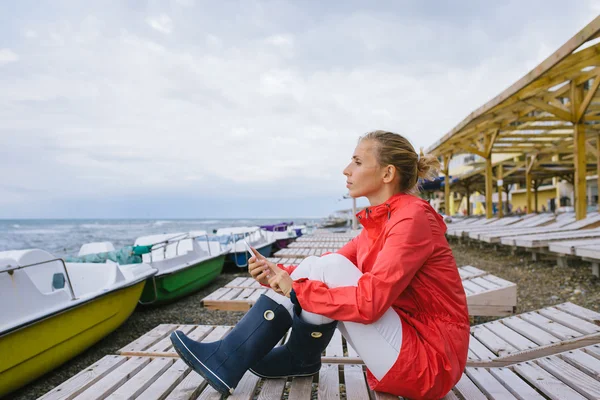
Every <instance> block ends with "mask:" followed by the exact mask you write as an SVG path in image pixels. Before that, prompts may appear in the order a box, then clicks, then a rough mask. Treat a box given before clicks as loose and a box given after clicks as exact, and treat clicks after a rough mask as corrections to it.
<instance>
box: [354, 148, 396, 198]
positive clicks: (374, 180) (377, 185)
mask: <svg viewBox="0 0 600 400" xmlns="http://www.w3.org/2000/svg"><path fill="white" fill-rule="evenodd" d="M375 151H376V143H374V142H373V141H372V140H361V141H360V142H359V143H358V146H356V149H355V150H354V155H353V156H352V161H351V162H350V164H348V166H347V167H346V168H345V169H344V175H345V176H346V187H347V188H348V192H349V194H350V196H351V197H354V198H356V197H362V196H365V197H371V196H376V195H378V194H379V192H381V191H382V189H383V187H384V177H385V175H386V168H385V167H382V166H380V165H379V163H378V162H377V158H376V156H375Z"/></svg>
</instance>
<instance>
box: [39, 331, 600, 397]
mask: <svg viewBox="0 0 600 400" xmlns="http://www.w3.org/2000/svg"><path fill="white" fill-rule="evenodd" d="M165 327H168V328H167V329H164V328H165ZM175 327H176V326H175ZM171 328H173V326H172V325H160V326H159V327H157V328H155V329H154V330H153V331H151V332H149V333H148V334H146V335H144V336H142V338H140V339H138V340H137V341H135V342H133V343H131V344H130V345H128V346H126V347H125V348H124V349H133V348H136V346H137V347H139V346H142V347H141V348H144V347H146V348H147V347H157V345H158V348H161V346H160V345H159V344H160V343H161V342H163V341H164V339H168V333H167V332H170V330H171ZM180 328H181V327H180ZM206 328H207V327H201V326H195V327H194V328H192V329H191V330H190V331H189V332H190V334H191V335H193V336H194V337H195V338H196V339H198V340H200V339H202V340H204V341H213V340H218V339H219V338H220V337H222V336H223V335H224V334H225V333H226V327H212V328H213V330H212V331H208V330H207V329H206ZM219 328H224V329H222V330H220V331H217V329H219ZM150 333H152V335H151V338H152V339H151V340H145V338H148V337H149V336H148V335H149V334H150ZM336 340H337V338H336V339H334V340H332V344H330V345H329V346H328V347H327V349H326V351H325V357H330V358H334V357H335V356H336V355H340V354H343V353H344V352H350V353H351V352H352V351H353V350H352V349H351V348H346V349H344V348H343V347H342V346H341V343H339V342H336ZM142 343H143V345H142ZM350 355H351V356H352V355H353V354H350ZM348 358H349V359H350V357H348ZM74 398H76V399H105V398H109V399H133V398H139V399H220V398H221V396H220V395H219V394H218V393H217V392H216V391H215V390H214V389H212V388H211V387H210V386H208V385H207V383H206V381H205V380H204V379H203V378H202V377H201V376H200V375H198V374H196V373H195V372H193V371H191V370H190V369H189V368H188V367H187V365H185V363H183V362H182V361H181V360H179V359H178V358H177V357H174V356H170V355H169V356H166V357H163V356H160V355H157V354H152V355H151V354H148V355H146V354H142V355H133V354H130V353H127V352H122V354H121V355H109V356H105V357H104V358H102V359H101V360H99V361H98V362H96V363H94V364H93V365H91V366H89V367H88V368H86V369H85V370H83V371H81V372H80V373H79V374H77V375H75V376H73V377H72V378H70V379H69V380H67V381H66V382H64V383H63V384H61V385H60V386H58V387H56V388H54V389H52V390H51V391H49V392H48V393H46V394H45V395H44V396H42V397H40V399H43V400H54V399H74ZM282 398H287V399H296V400H309V399H314V398H318V399H346V400H354V399H356V400H363V399H366V400H368V399H378V400H392V399H398V397H397V396H393V395H389V394H386V393H377V392H372V391H371V390H370V389H369V387H368V384H367V382H366V377H365V367H364V365H362V364H361V363H324V364H323V366H322V368H321V371H320V372H319V374H318V375H315V376H313V377H304V378H288V379H268V380H267V379H261V378H258V377H256V376H254V375H252V374H251V373H250V372H248V373H246V374H245V375H244V377H243V378H242V380H241V381H240V383H239V384H238V386H237V387H236V390H235V392H234V393H233V395H231V396H229V397H228V399H244V400H251V399H261V400H279V399H282ZM598 398H600V346H599V345H591V346H587V347H584V348H580V349H576V350H569V351H566V352H561V353H558V354H555V355H552V356H546V357H543V358H537V359H533V360H529V361H526V362H521V363H517V364H514V365H511V366H507V367H495V368H484V367H467V368H466V370H465V372H464V374H463V376H462V378H461V379H460V381H459V382H458V384H457V385H456V386H455V387H454V388H453V389H452V391H451V392H450V393H448V394H447V395H446V396H445V397H444V398H443V399H445V400H450V399H466V400H478V399H569V400H570V399H574V400H579V399H598Z"/></svg>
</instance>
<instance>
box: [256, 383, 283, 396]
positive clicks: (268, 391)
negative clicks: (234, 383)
mask: <svg viewBox="0 0 600 400" xmlns="http://www.w3.org/2000/svg"><path fill="white" fill-rule="evenodd" d="M285 382H286V380H285V379H267V380H265V383H264V384H263V387H262V389H261V391H260V393H259V395H258V398H257V400H272V399H281V398H282V395H283V391H284V389H285Z"/></svg>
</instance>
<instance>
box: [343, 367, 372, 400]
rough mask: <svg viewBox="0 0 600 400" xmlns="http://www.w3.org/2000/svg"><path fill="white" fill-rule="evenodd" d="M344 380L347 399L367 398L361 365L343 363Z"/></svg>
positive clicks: (367, 391) (367, 392)
mask: <svg viewBox="0 0 600 400" xmlns="http://www.w3.org/2000/svg"><path fill="white" fill-rule="evenodd" d="M344 382H345V383H346V399H347V400H363V399H368V398H369V389H368V387H367V382H366V380H365V373H364V372H363V368H362V366H361V365H353V364H348V365H344Z"/></svg>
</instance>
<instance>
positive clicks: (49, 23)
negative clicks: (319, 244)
mask: <svg viewBox="0 0 600 400" xmlns="http://www.w3.org/2000/svg"><path fill="white" fill-rule="evenodd" d="M185 3H186V4H183V5H182V4H180V2H179V1H175V0H173V1H172V2H164V3H163V2H156V3H152V2H151V3H148V4H146V5H144V6H141V5H139V4H137V3H120V2H115V3H106V4H103V5H95V4H94V3H90V5H89V7H85V8H82V7H76V6H75V5H76V4H78V3H77V2H69V1H65V2H64V3H61V4H63V6H62V7H63V8H60V6H53V7H48V6H43V5H42V6H40V7H41V8H40V10H39V15H38V14H36V15H32V14H31V13H30V12H29V11H27V10H21V11H19V10H20V9H15V10H12V9H11V10H12V11H11V10H5V9H3V7H2V6H0V15H3V14H6V13H9V14H10V15H11V18H12V19H13V20H14V21H18V22H15V24H14V26H12V25H11V26H6V25H1V24H0V33H3V36H2V37H3V38H6V39H5V43H6V44H5V46H7V49H5V50H0V54H4V53H2V52H3V51H10V54H14V56H15V57H17V60H18V63H16V62H10V63H5V64H3V65H2V74H0V120H1V121H2V125H1V126H0V175H1V176H2V177H3V178H2V179H3V185H5V187H11V188H16V187H19V188H24V187H25V188H31V189H35V190H37V191H39V193H43V196H27V195H25V194H23V193H24V192H22V191H11V192H10V193H11V195H10V196H6V197H3V196H0V210H1V212H2V213H0V217H2V216H5V217H6V216H11V215H16V213H17V211H18V212H19V213H21V214H19V215H24V214H25V213H27V212H28V210H33V211H31V212H32V213H33V212H34V211H35V210H45V209H46V208H44V207H42V206H41V205H40V204H41V203H39V202H40V201H42V200H40V199H43V200H44V201H48V202H49V201H53V202H54V204H63V202H64V203H65V204H66V203H67V202H69V204H72V203H73V202H77V201H79V202H81V204H83V205H85V204H88V206H87V208H86V207H85V206H82V207H80V209H81V213H82V214H84V213H85V210H90V209H91V208H90V207H93V204H97V201H101V200H102V199H104V198H106V199H109V198H110V199H119V198H134V197H135V199H136V201H139V202H144V201H147V202H148V203H152V204H153V205H152V207H151V210H152V212H156V210H157V209H158V207H159V205H160V204H164V207H165V210H168V207H169V205H168V202H169V201H175V200H174V199H175V198H181V199H182V200H181V202H182V203H181V204H184V203H185V204H192V203H193V201H191V200H189V199H196V200H197V199H202V198H208V197H210V198H219V199H221V201H222V203H225V202H226V201H230V202H235V201H237V203H236V204H237V205H238V206H237V207H241V205H242V204H250V202H247V201H246V200H244V199H247V198H253V199H258V198H261V199H269V201H271V202H277V201H279V202H281V203H282V204H285V203H286V201H287V200H286V199H290V198H291V197H294V198H304V197H306V198H308V197H310V198H311V199H313V200H312V201H313V203H311V204H312V205H311V206H310V207H313V208H314V209H315V210H320V211H319V212H321V211H322V210H323V207H324V206H323V204H327V208H329V209H331V210H333V209H335V208H343V207H346V206H340V205H337V203H335V201H336V199H338V198H339V197H340V196H341V195H342V194H343V193H344V192H345V191H346V189H345V187H344V181H345V179H344V177H343V175H342V170H343V168H344V167H345V165H346V164H347V162H348V161H349V158H350V155H351V154H352V151H353V149H354V147H355V145H356V141H357V139H358V137H359V135H361V134H364V133H365V132H367V131H370V130H373V129H389V130H392V131H396V132H399V133H402V134H404V135H405V136H407V137H408V139H409V140H410V141H411V142H412V143H413V145H414V146H415V147H416V148H419V147H425V148H427V147H428V146H429V145H431V144H432V143H433V142H434V141H436V140H438V139H439V138H440V137H441V136H442V135H443V134H445V133H446V132H448V131H449V130H450V129H451V128H452V127H453V126H455V125H456V124H457V123H458V122H460V120H462V119H463V118H464V117H465V116H466V115H468V114H469V113H470V112H471V111H473V110H474V109H475V108H477V107H479V106H480V105H482V104H483V103H484V102H486V101H488V100H489V99H490V98H492V97H494V96H495V95H497V94H498V93H500V92H501V91H502V90H503V89H505V88H506V87H507V86H509V85H510V84H512V83H513V82H514V81H516V80H517V79H519V78H520V77H521V76H523V75H524V74H525V73H527V72H528V71H529V69H531V68H532V67H534V66H535V65H537V63H539V62H540V61H542V60H543V59H544V58H546V57H547V56H548V55H549V54H550V53H551V52H552V51H554V50H555V49H556V48H558V47H559V46H560V45H562V44H563V43H564V42H565V41H566V40H567V39H568V38H570V37H571V36H573V35H574V34H575V33H576V32H577V31H578V30H579V29H581V28H582V27H583V26H584V25H585V24H586V23H588V22H589V20H590V16H589V15H590V10H591V9H592V7H594V3H592V2H590V3H589V5H588V6H587V7H583V6H582V7H581V8H577V9H575V8H573V9H568V10H566V11H565V10H564V9H563V7H560V4H561V2H560V1H549V2H545V1H544V2H542V1H536V0H532V1H528V2H518V3H517V2H514V3H511V2H508V3H503V5H501V6H500V5H496V6H493V7H490V6H489V5H486V6H485V7H484V6H480V5H479V2H476V1H473V2H464V3H463V2H461V3H459V4H458V5H453V6H452V7H443V6H439V4H438V5H437V6H436V7H432V6H431V2H419V3H418V4H416V5H415V4H413V5H411V6H407V5H406V4H404V5H403V6H401V5H399V3H397V2H381V3H379V2H378V3H377V4H366V3H363V2H348V3H344V4H343V5H336V7H331V6H329V5H327V4H321V3H310V4H309V3H306V4H305V3H298V2H292V1H282V2H277V3H269V4H267V3H264V2H261V1H255V2H240V3H229V2H220V3H201V2H199V1H198V2H197V4H196V3H192V2H185ZM541 5H544V7H541ZM4 8H6V7H4ZM558 10H560V11H558ZM19 12H21V14H19ZM528 13H529V14H528ZM531 13H535V15H536V18H535V19H530V20H528V21H527V23H523V20H522V19H520V18H515V15H530V14H531ZM149 16H150V17H149ZM175 25H176V26H177V29H175ZM149 26H150V27H151V28H152V29H149ZM11 29H12V30H11ZM28 31H31V32H35V33H36V37H35V38H33V37H28V38H27V37H25V38H24V37H23V36H24V35H23V32H28ZM157 32H158V33H157ZM25 36H27V35H25ZM8 48H10V50H8ZM17 53H18V56H17ZM4 57H6V56H4ZM1 59H2V57H0V60H1ZM17 60H15V61H17ZM0 64H2V62H1V61H0ZM24 155H26V157H24ZM57 188H60V190H57ZM159 197H160V199H162V200H161V201H158V200H156V199H158V198H159ZM183 198H187V199H188V200H189V201H184V200H183ZM90 199H95V200H94V201H91V200H90ZM144 199H145V200H144ZM166 199H170V200H168V201H167V200H166ZM317 199H320V200H317ZM115 201H116V200H115ZM244 202H246V203H244ZM44 204H46V203H44ZM111 204H112V203H111ZM211 204H213V203H211ZM252 204H257V203H252ZM265 204H266V203H265ZM269 204H273V203H269ZM294 204H296V203H294ZM139 206H140V207H143V204H141V203H140V204H139ZM248 207H249V206H248ZM306 207H309V206H308V205H306ZM61 209H62V210H67V211H68V209H69V207H64V208H61ZM102 209H103V210H107V211H106V215H107V216H110V212H109V211H108V208H102ZM240 209H242V208H240ZM67 211H64V212H67ZM180 211H181V213H183V214H184V213H185V211H186V210H180ZM188 211H189V210H188ZM192 211H194V210H191V211H190V212H192ZM90 212H91V211H90ZM149 212H150V211H149ZM165 212H166V211H165ZM194 212H195V211H194ZM248 212H249V213H250V212H252V211H251V210H250V211H248ZM289 213H290V215H294V208H293V206H292V203H290V206H289ZM28 215H30V216H31V215H33V214H28ZM53 215H56V214H53ZM33 216H35V215H33ZM66 216H68V215H66ZM83 216H85V215H83Z"/></svg>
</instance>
